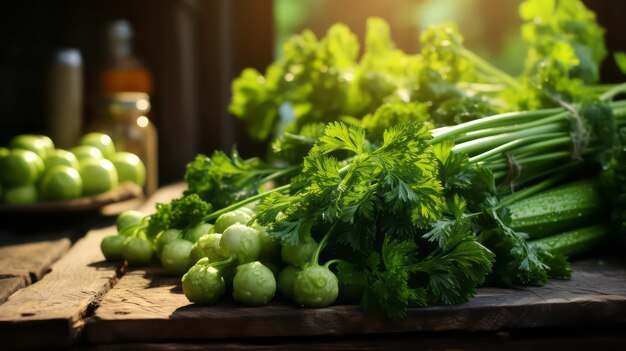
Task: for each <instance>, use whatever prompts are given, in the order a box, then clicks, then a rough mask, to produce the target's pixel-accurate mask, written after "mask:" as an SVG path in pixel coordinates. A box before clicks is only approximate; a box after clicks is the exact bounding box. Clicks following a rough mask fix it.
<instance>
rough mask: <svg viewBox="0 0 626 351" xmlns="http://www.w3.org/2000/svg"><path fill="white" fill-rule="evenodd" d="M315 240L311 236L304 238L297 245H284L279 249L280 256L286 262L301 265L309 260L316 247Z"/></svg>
mask: <svg viewBox="0 0 626 351" xmlns="http://www.w3.org/2000/svg"><path fill="white" fill-rule="evenodd" d="M317 246H318V245H317V242H316V241H315V239H313V238H312V237H311V236H307V237H306V238H305V239H304V243H302V244H300V245H297V246H288V245H285V246H283V247H282V248H281V250H280V256H281V258H282V259H283V261H285V262H286V263H289V264H291V265H294V266H296V267H303V266H304V265H305V264H306V263H307V262H309V261H311V258H312V257H313V255H314V253H315V249H316V248H317Z"/></svg>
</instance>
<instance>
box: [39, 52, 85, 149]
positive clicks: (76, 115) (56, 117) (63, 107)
mask: <svg viewBox="0 0 626 351" xmlns="http://www.w3.org/2000/svg"><path fill="white" fill-rule="evenodd" d="M46 93H47V94H46V95H47V130H48V132H47V133H48V135H49V136H50V138H52V140H53V141H54V143H55V145H56V146H57V147H59V148H63V149H68V148H70V147H72V146H74V145H76V142H77V140H78V138H79V137H80V135H81V133H82V129H83V67H82V58H81V55H80V52H79V51H78V49H60V50H58V51H57V52H56V54H55V60H54V63H53V64H52V66H50V68H49V70H48V84H47V92H46Z"/></svg>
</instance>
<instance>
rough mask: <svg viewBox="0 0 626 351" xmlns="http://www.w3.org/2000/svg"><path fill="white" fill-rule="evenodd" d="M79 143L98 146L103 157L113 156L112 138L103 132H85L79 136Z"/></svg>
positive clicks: (113, 145)
mask: <svg viewBox="0 0 626 351" xmlns="http://www.w3.org/2000/svg"><path fill="white" fill-rule="evenodd" d="M78 144H79V145H89V146H94V147H96V148H98V149H99V150H100V151H101V152H102V154H103V155H104V156H105V157H110V156H113V154H114V153H115V144H113V139H111V137H110V136H108V135H106V134H104V133H87V134H85V135H83V136H82V137H81V138H80V141H79V142H78Z"/></svg>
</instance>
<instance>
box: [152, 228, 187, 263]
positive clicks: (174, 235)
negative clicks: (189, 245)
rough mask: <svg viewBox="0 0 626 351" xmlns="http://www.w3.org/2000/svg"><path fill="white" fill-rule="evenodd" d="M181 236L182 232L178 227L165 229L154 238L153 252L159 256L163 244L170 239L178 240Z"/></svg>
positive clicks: (167, 242) (170, 240)
mask: <svg viewBox="0 0 626 351" xmlns="http://www.w3.org/2000/svg"><path fill="white" fill-rule="evenodd" d="M182 238H183V232H182V231H181V230H179V229H166V230H164V231H162V232H160V233H159V234H158V235H157V236H156V238H155V239H154V251H155V253H156V254H157V256H160V255H161V252H162V251H163V248H164V247H165V245H167V244H169V243H171V242H172V241H175V240H179V239H182Z"/></svg>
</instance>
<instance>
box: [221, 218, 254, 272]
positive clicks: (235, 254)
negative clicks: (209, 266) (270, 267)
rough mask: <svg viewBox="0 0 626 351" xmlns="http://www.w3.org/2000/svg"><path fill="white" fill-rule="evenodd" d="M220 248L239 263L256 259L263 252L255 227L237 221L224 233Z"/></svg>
mask: <svg viewBox="0 0 626 351" xmlns="http://www.w3.org/2000/svg"><path fill="white" fill-rule="evenodd" d="M220 249H221V250H222V254H223V255H224V256H226V257H231V258H234V259H235V260H237V262H238V263H239V264H243V263H248V262H252V261H255V260H257V259H258V258H259V254H260V253H261V239H259V235H258V234H257V231H256V230H255V229H254V228H251V227H248V226H246V225H243V224H239V223H235V224H233V225H232V226H230V227H228V229H226V230H225V231H224V233H223V234H222V238H221V240H220Z"/></svg>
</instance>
